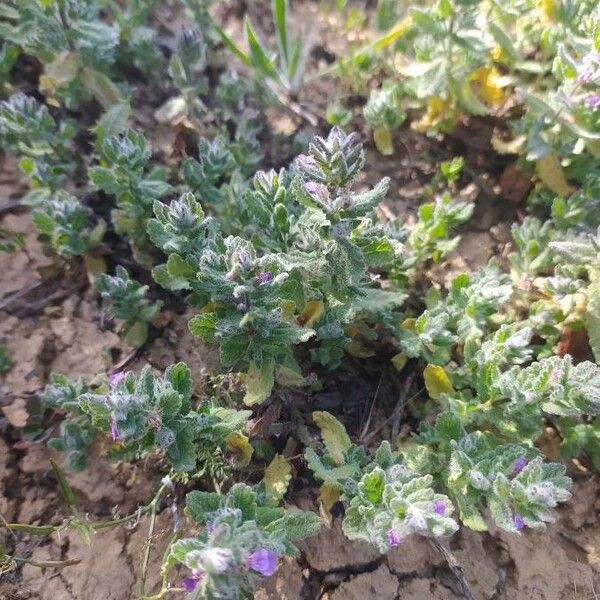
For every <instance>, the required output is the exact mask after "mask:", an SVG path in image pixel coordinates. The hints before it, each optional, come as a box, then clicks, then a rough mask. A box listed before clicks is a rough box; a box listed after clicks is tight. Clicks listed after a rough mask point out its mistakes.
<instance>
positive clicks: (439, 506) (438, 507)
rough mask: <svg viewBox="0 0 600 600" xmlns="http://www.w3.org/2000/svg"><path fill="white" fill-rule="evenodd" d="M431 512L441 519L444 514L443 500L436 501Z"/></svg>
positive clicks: (444, 505)
mask: <svg viewBox="0 0 600 600" xmlns="http://www.w3.org/2000/svg"><path fill="white" fill-rule="evenodd" d="M433 512H435V514H436V515H439V516H440V517H443V516H444V515H445V514H446V503H445V502H444V501H443V500H438V501H437V502H436V503H435V504H434V506H433Z"/></svg>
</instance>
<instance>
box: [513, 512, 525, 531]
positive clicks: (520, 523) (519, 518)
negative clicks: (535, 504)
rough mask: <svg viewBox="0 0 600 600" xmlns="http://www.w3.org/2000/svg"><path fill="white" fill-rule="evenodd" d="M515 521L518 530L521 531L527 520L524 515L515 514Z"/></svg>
mask: <svg viewBox="0 0 600 600" xmlns="http://www.w3.org/2000/svg"><path fill="white" fill-rule="evenodd" d="M514 523H515V527H516V529H517V531H521V529H523V527H525V522H524V521H523V517H522V516H521V515H515V518H514Z"/></svg>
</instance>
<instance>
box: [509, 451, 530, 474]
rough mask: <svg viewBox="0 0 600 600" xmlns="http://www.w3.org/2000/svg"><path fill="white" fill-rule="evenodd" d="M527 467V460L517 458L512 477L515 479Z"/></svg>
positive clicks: (521, 457) (522, 457)
mask: <svg viewBox="0 0 600 600" xmlns="http://www.w3.org/2000/svg"><path fill="white" fill-rule="evenodd" d="M526 466H527V459H526V458H525V457H524V456H519V458H517V460H515V466H514V467H513V472H512V474H513V477H516V476H517V475H518V474H519V473H520V472H521V471H522V470H523V469H524V468H525V467H526Z"/></svg>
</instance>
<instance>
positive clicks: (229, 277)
mask: <svg viewBox="0 0 600 600" xmlns="http://www.w3.org/2000/svg"><path fill="white" fill-rule="evenodd" d="M225 279H227V281H235V280H236V279H237V275H236V274H235V273H234V272H233V271H229V272H228V273H225Z"/></svg>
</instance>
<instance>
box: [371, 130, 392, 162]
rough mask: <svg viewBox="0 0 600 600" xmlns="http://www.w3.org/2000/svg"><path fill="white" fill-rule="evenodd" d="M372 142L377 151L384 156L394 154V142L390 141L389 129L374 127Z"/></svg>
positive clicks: (390, 133)
mask: <svg viewBox="0 0 600 600" xmlns="http://www.w3.org/2000/svg"><path fill="white" fill-rule="evenodd" d="M373 140H374V141H375V146H376V147H377V150H379V152H381V154H383V155H384V156H390V155H391V154H394V142H393V141H392V132H391V131H390V129H389V127H386V126H385V125H384V126H383V127H376V128H375V129H374V130H373Z"/></svg>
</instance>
